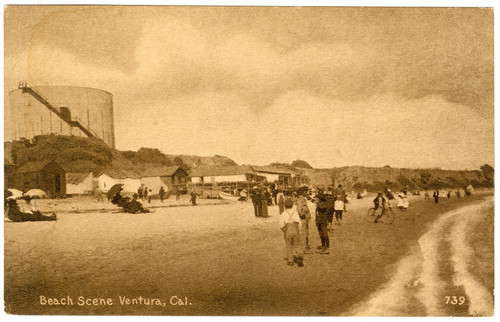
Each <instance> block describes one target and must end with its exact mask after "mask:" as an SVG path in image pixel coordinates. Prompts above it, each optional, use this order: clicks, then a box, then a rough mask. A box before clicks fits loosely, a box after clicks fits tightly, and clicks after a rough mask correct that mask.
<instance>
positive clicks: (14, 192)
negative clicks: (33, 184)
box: [7, 189, 23, 199]
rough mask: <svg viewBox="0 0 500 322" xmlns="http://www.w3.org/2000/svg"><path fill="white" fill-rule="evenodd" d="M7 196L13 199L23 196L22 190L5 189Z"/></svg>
mask: <svg viewBox="0 0 500 322" xmlns="http://www.w3.org/2000/svg"><path fill="white" fill-rule="evenodd" d="M7 191H8V194H9V196H7V197H12V198H13V199H19V198H21V197H22V196H23V192H22V191H21V190H17V189H7Z"/></svg>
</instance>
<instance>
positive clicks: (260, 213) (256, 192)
mask: <svg viewBox="0 0 500 322" xmlns="http://www.w3.org/2000/svg"><path fill="white" fill-rule="evenodd" d="M250 198H251V199H252V203H253V208H254V212H255V217H263V218H267V217H269V211H268V206H269V199H270V198H271V192H270V191H269V189H268V188H267V187H263V186H254V187H253V188H252V190H251V191H250Z"/></svg>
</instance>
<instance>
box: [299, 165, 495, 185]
mask: <svg viewBox="0 0 500 322" xmlns="http://www.w3.org/2000/svg"><path fill="white" fill-rule="evenodd" d="M492 171H493V170H492ZM300 172H301V173H303V175H305V176H306V177H308V178H309V183H310V185H316V186H327V185H338V184H342V185H344V186H345V187H346V188H347V189H348V190H355V191H361V190H363V189H367V190H369V191H380V190H382V189H384V188H385V187H388V188H390V189H393V190H399V189H401V188H403V187H407V188H408V189H411V190H413V189H415V190H422V189H435V188H439V189H440V188H447V187H450V188H459V187H461V188H463V187H466V186H467V185H469V184H472V186H474V187H493V185H494V182H493V173H492V172H489V171H486V170H484V171H480V170H472V171H465V170H464V171H453V170H441V169H400V168H390V167H383V168H369V167H362V166H351V167H341V168H333V169H300Z"/></svg>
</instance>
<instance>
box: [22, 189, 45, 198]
mask: <svg viewBox="0 0 500 322" xmlns="http://www.w3.org/2000/svg"><path fill="white" fill-rule="evenodd" d="M23 196H27V197H30V198H31V199H41V198H47V194H46V193H45V192H44V191H43V190H42V189H31V190H28V191H27V192H25V193H24V194H23Z"/></svg>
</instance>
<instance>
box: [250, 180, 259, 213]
mask: <svg viewBox="0 0 500 322" xmlns="http://www.w3.org/2000/svg"><path fill="white" fill-rule="evenodd" d="M260 195H261V194H260V191H259V187H257V186H254V187H253V188H252V192H251V198H252V203H253V209H254V212H255V217H260V216H261V214H260V207H261V196H260Z"/></svg>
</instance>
